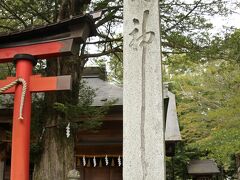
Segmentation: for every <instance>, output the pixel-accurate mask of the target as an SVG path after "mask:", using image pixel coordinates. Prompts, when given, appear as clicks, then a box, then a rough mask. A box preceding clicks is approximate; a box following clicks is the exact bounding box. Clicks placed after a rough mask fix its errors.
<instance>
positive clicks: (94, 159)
mask: <svg viewBox="0 0 240 180" xmlns="http://www.w3.org/2000/svg"><path fill="white" fill-rule="evenodd" d="M93 166H94V167H96V166H97V161H96V158H95V156H94V158H93Z"/></svg>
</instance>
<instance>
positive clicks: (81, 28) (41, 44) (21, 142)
mask: <svg viewBox="0 0 240 180" xmlns="http://www.w3.org/2000/svg"><path fill="white" fill-rule="evenodd" d="M100 17H101V12H100V13H95V14H92V15H84V16H77V17H73V18H71V19H70V20H64V21H61V22H59V23H55V24H51V25H48V26H45V27H38V28H35V29H31V30H25V31H22V32H16V33H12V34H7V35H2V36H0V43H1V44H0V63H5V62H10V61H12V60H14V63H15V65H16V76H15V77H8V78H7V79H6V80H0V88H2V87H6V86H7V85H9V84H10V86H11V84H12V85H13V83H15V84H16V86H15V87H11V88H10V87H7V88H6V89H4V90H5V91H4V92H3V93H15V97H14V112H13V129H12V155H11V180H29V151H30V119H31V93H34V92H46V91H57V90H70V89H71V77H70V76H56V77H41V76H40V75H32V69H33V66H35V65H36V63H37V61H36V58H41V59H43V58H49V57H56V56H61V55H64V54H72V53H73V52H74V50H77V51H76V52H78V51H79V46H80V43H82V42H84V41H85V40H86V38H87V37H89V36H92V35H94V34H95V30H96V29H95V26H94V20H96V19H98V18H100ZM20 83H22V85H20ZM23 98H24V99H23Z"/></svg>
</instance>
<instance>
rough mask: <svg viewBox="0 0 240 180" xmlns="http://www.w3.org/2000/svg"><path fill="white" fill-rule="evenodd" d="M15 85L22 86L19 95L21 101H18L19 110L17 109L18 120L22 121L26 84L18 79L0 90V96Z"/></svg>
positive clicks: (21, 79)
mask: <svg viewBox="0 0 240 180" xmlns="http://www.w3.org/2000/svg"><path fill="white" fill-rule="evenodd" d="M17 84H22V86H23V87H22V95H21V101H20V109H19V117H18V119H21V120H22V119H23V105H24V99H25V96H26V90H27V83H26V81H25V80H24V79H23V78H18V79H16V80H14V81H13V82H11V83H9V84H7V85H6V86H4V87H2V88H0V94H2V93H3V92H4V91H6V90H8V89H10V88H11V87H13V86H15V85H17Z"/></svg>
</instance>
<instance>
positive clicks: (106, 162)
mask: <svg viewBox="0 0 240 180" xmlns="http://www.w3.org/2000/svg"><path fill="white" fill-rule="evenodd" d="M108 163H109V162H108V157H107V155H106V156H105V164H106V166H107V165H108Z"/></svg>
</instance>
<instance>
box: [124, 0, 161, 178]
mask: <svg viewBox="0 0 240 180" xmlns="http://www.w3.org/2000/svg"><path fill="white" fill-rule="evenodd" d="M160 51H161V49H160V20H159V1H158V0H125V1H124V56H123V58H124V90H123V104H124V107H123V108H124V113H123V118H124V127H123V158H124V160H123V179H124V180H133V179H134V180H135V179H137V180H164V179H165V148H164V121H163V92H162V88H163V87H162V72H161V55H160V54H161V52H160Z"/></svg>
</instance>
